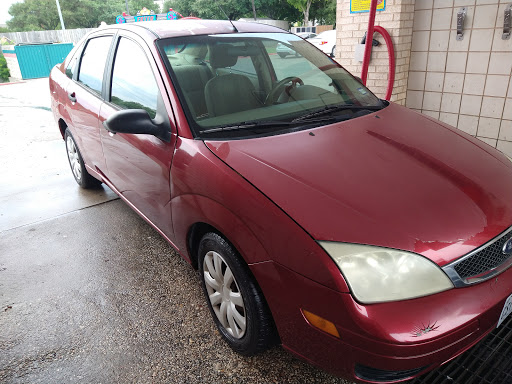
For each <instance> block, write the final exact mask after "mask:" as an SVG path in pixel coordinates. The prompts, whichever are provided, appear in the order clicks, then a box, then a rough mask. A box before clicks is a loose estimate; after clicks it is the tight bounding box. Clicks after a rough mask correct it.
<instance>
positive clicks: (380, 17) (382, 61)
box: [336, 0, 414, 104]
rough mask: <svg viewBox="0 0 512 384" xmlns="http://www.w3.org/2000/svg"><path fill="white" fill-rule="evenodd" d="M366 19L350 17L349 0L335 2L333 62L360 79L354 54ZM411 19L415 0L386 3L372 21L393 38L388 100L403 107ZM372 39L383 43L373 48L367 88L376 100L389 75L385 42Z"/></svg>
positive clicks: (383, 90) (358, 66)
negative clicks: (392, 71) (392, 79)
mask: <svg viewBox="0 0 512 384" xmlns="http://www.w3.org/2000/svg"><path fill="white" fill-rule="evenodd" d="M368 16H369V15H368V13H356V14H354V13H353V14H351V13H350V0H338V4H337V23H336V25H337V30H338V34H337V42H336V59H337V60H338V61H339V62H340V63H341V64H342V65H343V66H344V67H345V68H346V69H347V70H349V71H350V72H351V73H353V74H354V75H356V76H361V69H362V63H360V62H358V61H356V60H355V58H354V51H355V46H356V45H357V44H358V43H359V42H360V41H361V39H362V38H363V36H364V33H365V31H366V29H367V28H368ZM413 16H414V0H386V9H385V10H384V11H379V12H377V16H376V20H375V25H380V26H382V27H384V28H386V30H387V31H388V32H389V34H390V35H391V38H392V39H393V44H394V48H395V58H396V74H395V82H394V87H393V94H392V96H391V100H392V101H394V102H397V103H399V104H405V98H406V95H407V76H408V73H409V64H410V57H409V56H410V52H411V41H412V26H413ZM375 38H377V40H379V41H380V42H381V43H382V44H381V45H380V46H379V47H373V52H372V59H371V62H370V66H369V68H368V80H367V85H368V87H369V88H370V89H371V90H372V91H373V92H375V93H376V94H377V95H378V96H379V97H384V96H385V94H386V90H387V78H388V73H389V67H388V53H387V48H386V45H385V43H384V39H383V38H382V37H380V35H379V34H375Z"/></svg>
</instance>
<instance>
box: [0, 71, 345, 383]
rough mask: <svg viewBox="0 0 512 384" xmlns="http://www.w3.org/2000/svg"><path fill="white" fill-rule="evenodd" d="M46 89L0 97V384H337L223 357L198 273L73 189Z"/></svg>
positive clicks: (99, 196) (1, 89)
mask: <svg viewBox="0 0 512 384" xmlns="http://www.w3.org/2000/svg"><path fill="white" fill-rule="evenodd" d="M47 84H48V79H38V80H30V81H27V82H24V83H19V84H9V85H1V86H0V164H1V166H0V382H2V383H75V382H79V383H89V382H90V383H100V382H101V383H111V382H112V383H114V382H116V383H117V382H120V383H125V382H137V383H162V382H168V383H204V382H209V383H342V382H343V381H342V380H340V379H337V378H334V377H332V376H330V375H328V374H326V373H324V372H321V371H319V370H317V369H315V368H313V367H311V366H309V365H307V364H305V363H302V362H300V361H298V360H296V359H295V358H293V357H292V356H291V355H290V354H288V353H286V352H284V351H283V350H282V349H281V348H279V347H277V348H274V349H272V350H270V351H268V352H266V353H264V354H262V355H259V356H256V357H253V358H245V357H241V356H239V355H237V354H235V353H233V352H232V351H231V350H230V349H229V348H228V347H227V346H226V344H225V343H224V342H223V341H222V340H221V339H220V336H219V335H218V333H217V331H216V329H215V327H214V325H213V321H212V319H211V317H210V313H209V312H208V309H207V307H206V303H205V301H204V298H203V294H202V291H201V289H200V285H199V278H198V276H197V273H196V272H195V271H194V270H193V269H192V268H191V267H190V266H189V265H188V264H187V263H185V262H184V261H183V260H182V259H181V258H180V257H179V256H177V255H176V254H175V253H174V251H173V249H172V248H171V247H170V246H169V245H168V244H167V243H166V242H165V241H164V240H163V239H162V238H161V237H160V236H159V235H158V234H157V233H156V232H155V231H154V230H153V229H152V228H150V227H149V226H148V225H147V224H146V223H145V222H144V221H143V220H142V219H140V218H139V217H138V216H137V215H136V214H135V213H134V212H133V211H132V210H130V209H129V208H128V206H127V205H126V204H124V203H123V202H122V201H121V200H119V199H116V196H115V195H114V194H113V193H112V191H110V190H109V189H108V188H106V187H105V188H104V189H100V190H96V191H84V190H81V189H80V188H79V187H78V186H77V185H76V184H75V181H74V179H73V177H72V175H71V171H70V169H69V165H68V163H67V158H66V154H65V149H64V142H63V140H62V138H61V137H60V134H59V132H58V129H57V127H56V124H55V122H54V120H53V115H52V113H51V112H50V110H49V106H50V101H49V92H48V88H47Z"/></svg>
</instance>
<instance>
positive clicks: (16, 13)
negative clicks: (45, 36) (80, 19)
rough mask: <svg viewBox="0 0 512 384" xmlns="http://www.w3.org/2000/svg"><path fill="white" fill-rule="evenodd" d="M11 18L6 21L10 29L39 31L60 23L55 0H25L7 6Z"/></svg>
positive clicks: (54, 26)
mask: <svg viewBox="0 0 512 384" xmlns="http://www.w3.org/2000/svg"><path fill="white" fill-rule="evenodd" d="M9 14H10V15H11V16H12V19H11V20H9V21H7V27H8V28H9V30H11V31H30V30H33V31H40V30H49V29H56V28H57V27H58V26H59V25H60V21H59V15H58V13H57V5H56V3H55V0H25V1H24V2H22V3H14V4H12V5H11V7H10V8H9Z"/></svg>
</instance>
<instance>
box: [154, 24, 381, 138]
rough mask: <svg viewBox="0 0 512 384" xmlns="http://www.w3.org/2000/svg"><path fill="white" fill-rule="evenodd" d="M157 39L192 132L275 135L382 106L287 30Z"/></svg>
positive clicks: (200, 134) (225, 135)
mask: <svg viewBox="0 0 512 384" xmlns="http://www.w3.org/2000/svg"><path fill="white" fill-rule="evenodd" d="M158 45H159V48H160V52H161V55H162V57H163V58H164V61H166V66H167V69H168V71H169V73H170V76H171V78H172V80H173V83H174V85H175V88H176V90H177V92H178V96H179V97H180V100H181V103H182V105H183V107H184V110H185V113H186V115H187V118H188V121H189V124H190V126H191V129H192V131H193V133H194V135H195V137H201V138H202V137H205V138H216V137H219V138H230V137H232V138H238V137H242V136H248V135H271V134H278V133H283V132H287V131H290V130H297V129H302V128H304V127H311V125H312V124H317V125H319V124H325V123H326V122H329V121H330V120H333V121H335V120H336V119H339V120H342V119H345V120H346V119H349V118H354V117H358V116H361V115H362V114H365V113H370V112H371V111H374V110H376V109H379V108H383V107H384V106H385V104H384V103H383V102H381V101H380V100H379V99H378V98H377V97H376V96H375V95H373V94H372V93H371V92H370V91H369V90H368V89H367V88H365V87H364V86H363V85H362V84H361V83H360V82H359V81H358V80H357V79H356V78H354V77H353V76H352V75H351V74H349V73H348V72H347V71H346V70H344V69H343V68H342V67H340V66H339V65H338V64H337V63H336V62H335V61H333V60H332V59H331V58H329V57H328V56H326V55H325V54H323V53H322V52H320V51H319V50H318V49H317V48H315V47H314V46H312V45H311V44H309V43H308V42H307V41H304V40H303V39H301V38H300V37H298V36H296V35H293V34H290V33H236V34H219V35H200V36H187V37H179V38H169V39H163V40H160V41H159V42H158ZM283 53H285V54H286V56H285V55H283Z"/></svg>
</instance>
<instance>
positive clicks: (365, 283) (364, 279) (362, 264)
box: [319, 241, 453, 304]
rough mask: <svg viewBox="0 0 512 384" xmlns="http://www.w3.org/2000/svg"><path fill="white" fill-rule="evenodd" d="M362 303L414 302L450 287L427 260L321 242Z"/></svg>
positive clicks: (402, 252) (349, 245)
mask: <svg viewBox="0 0 512 384" xmlns="http://www.w3.org/2000/svg"><path fill="white" fill-rule="evenodd" d="M319 244H320V245H321V246H322V248H324V249H325V250H326V251H327V253H328V254H329V255H330V256H331V257H332V259H333V260H334V261H335V262H336V264H337V265H338V267H339V268H340V270H341V272H342V273H343V275H344V276H345V279H346V280H347V282H348V285H349V286H350V289H351V291H352V294H353V295H354V297H355V298H356V299H357V300H358V301H360V302H361V303H365V304H370V303H381V302H386V301H397V300H406V299H413V298H416V297H421V296H426V295H431V294H433V293H438V292H442V291H446V290H448V289H451V288H453V284H452V282H451V280H450V279H449V278H448V276H447V275H446V274H445V273H444V272H443V271H442V270H441V268H439V266H437V265H436V264H434V263H433V262H432V261H430V260H428V259H427V258H425V257H423V256H420V255H417V254H414V253H410V252H405V251H398V250H394V249H388V248H381V247H374V246H369V245H357V244H347V243H336V242H329V241H320V242H319Z"/></svg>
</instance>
